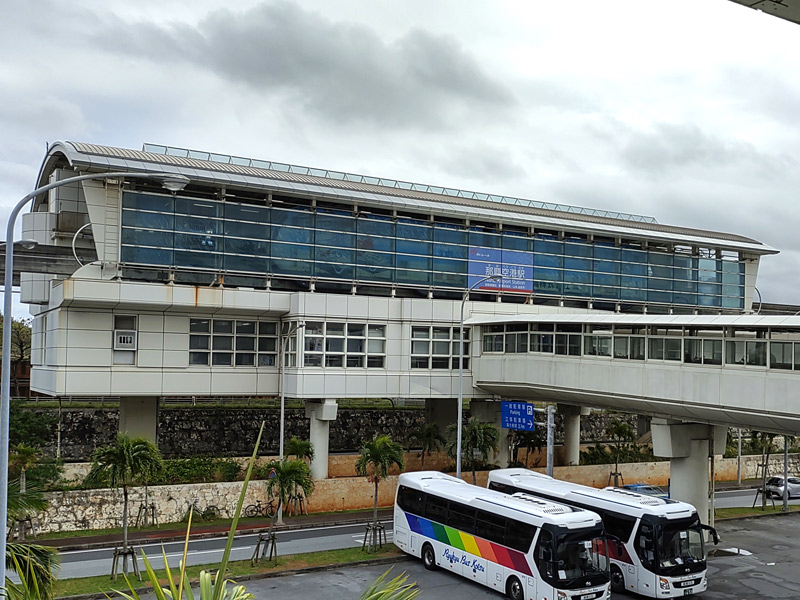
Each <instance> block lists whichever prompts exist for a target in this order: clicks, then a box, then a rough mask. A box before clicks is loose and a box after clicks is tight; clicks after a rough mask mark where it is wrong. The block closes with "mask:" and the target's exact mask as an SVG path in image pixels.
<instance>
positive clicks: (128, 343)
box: [114, 329, 136, 350]
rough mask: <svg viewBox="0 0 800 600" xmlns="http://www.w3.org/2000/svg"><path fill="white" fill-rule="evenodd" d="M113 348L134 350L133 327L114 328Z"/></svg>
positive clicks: (134, 335) (134, 337)
mask: <svg viewBox="0 0 800 600" xmlns="http://www.w3.org/2000/svg"><path fill="white" fill-rule="evenodd" d="M114 350H136V331H134V330H133V329H115V330H114Z"/></svg>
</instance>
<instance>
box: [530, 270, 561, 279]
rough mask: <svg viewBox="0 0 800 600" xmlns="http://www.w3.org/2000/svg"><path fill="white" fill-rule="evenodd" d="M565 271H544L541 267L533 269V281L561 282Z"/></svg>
mask: <svg viewBox="0 0 800 600" xmlns="http://www.w3.org/2000/svg"><path fill="white" fill-rule="evenodd" d="M562 278H563V271H561V270H560V269H544V268H541V267H534V268H533V279H534V280H537V281H561V280H562Z"/></svg>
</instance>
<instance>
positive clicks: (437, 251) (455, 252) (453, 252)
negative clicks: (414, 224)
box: [433, 244, 469, 260]
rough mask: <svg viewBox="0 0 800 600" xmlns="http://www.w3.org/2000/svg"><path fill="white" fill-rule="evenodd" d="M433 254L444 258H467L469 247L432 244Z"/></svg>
mask: <svg viewBox="0 0 800 600" xmlns="http://www.w3.org/2000/svg"><path fill="white" fill-rule="evenodd" d="M433 255H434V256H443V257H446V258H463V259H464V260H466V259H468V258H469V248H468V247H467V246H452V245H449V244H434V245H433Z"/></svg>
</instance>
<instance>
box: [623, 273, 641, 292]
mask: <svg viewBox="0 0 800 600" xmlns="http://www.w3.org/2000/svg"><path fill="white" fill-rule="evenodd" d="M619 284H620V285H621V286H622V287H627V288H636V289H641V290H646V289H647V278H646V277H628V276H626V275H621V276H620V278H619Z"/></svg>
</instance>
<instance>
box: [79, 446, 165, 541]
mask: <svg viewBox="0 0 800 600" xmlns="http://www.w3.org/2000/svg"><path fill="white" fill-rule="evenodd" d="M163 468H164V464H163V461H162V459H161V452H159V450H158V448H156V446H155V444H153V442H151V441H148V440H146V439H144V438H131V437H130V436H129V435H128V434H127V433H119V434H117V439H116V442H115V443H114V444H112V445H110V446H104V447H102V448H98V449H97V450H95V452H94V456H92V468H91V470H90V471H89V474H88V475H87V476H86V482H87V483H89V484H91V485H97V484H102V483H105V482H106V481H107V482H108V484H109V485H110V486H111V487H113V488H119V487H121V488H122V551H123V552H126V551H127V550H128V488H129V487H130V486H132V485H135V484H137V483H139V482H142V481H145V480H148V479H150V478H152V477H153V476H154V475H156V474H158V473H160V472H161V471H162V469H163Z"/></svg>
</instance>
